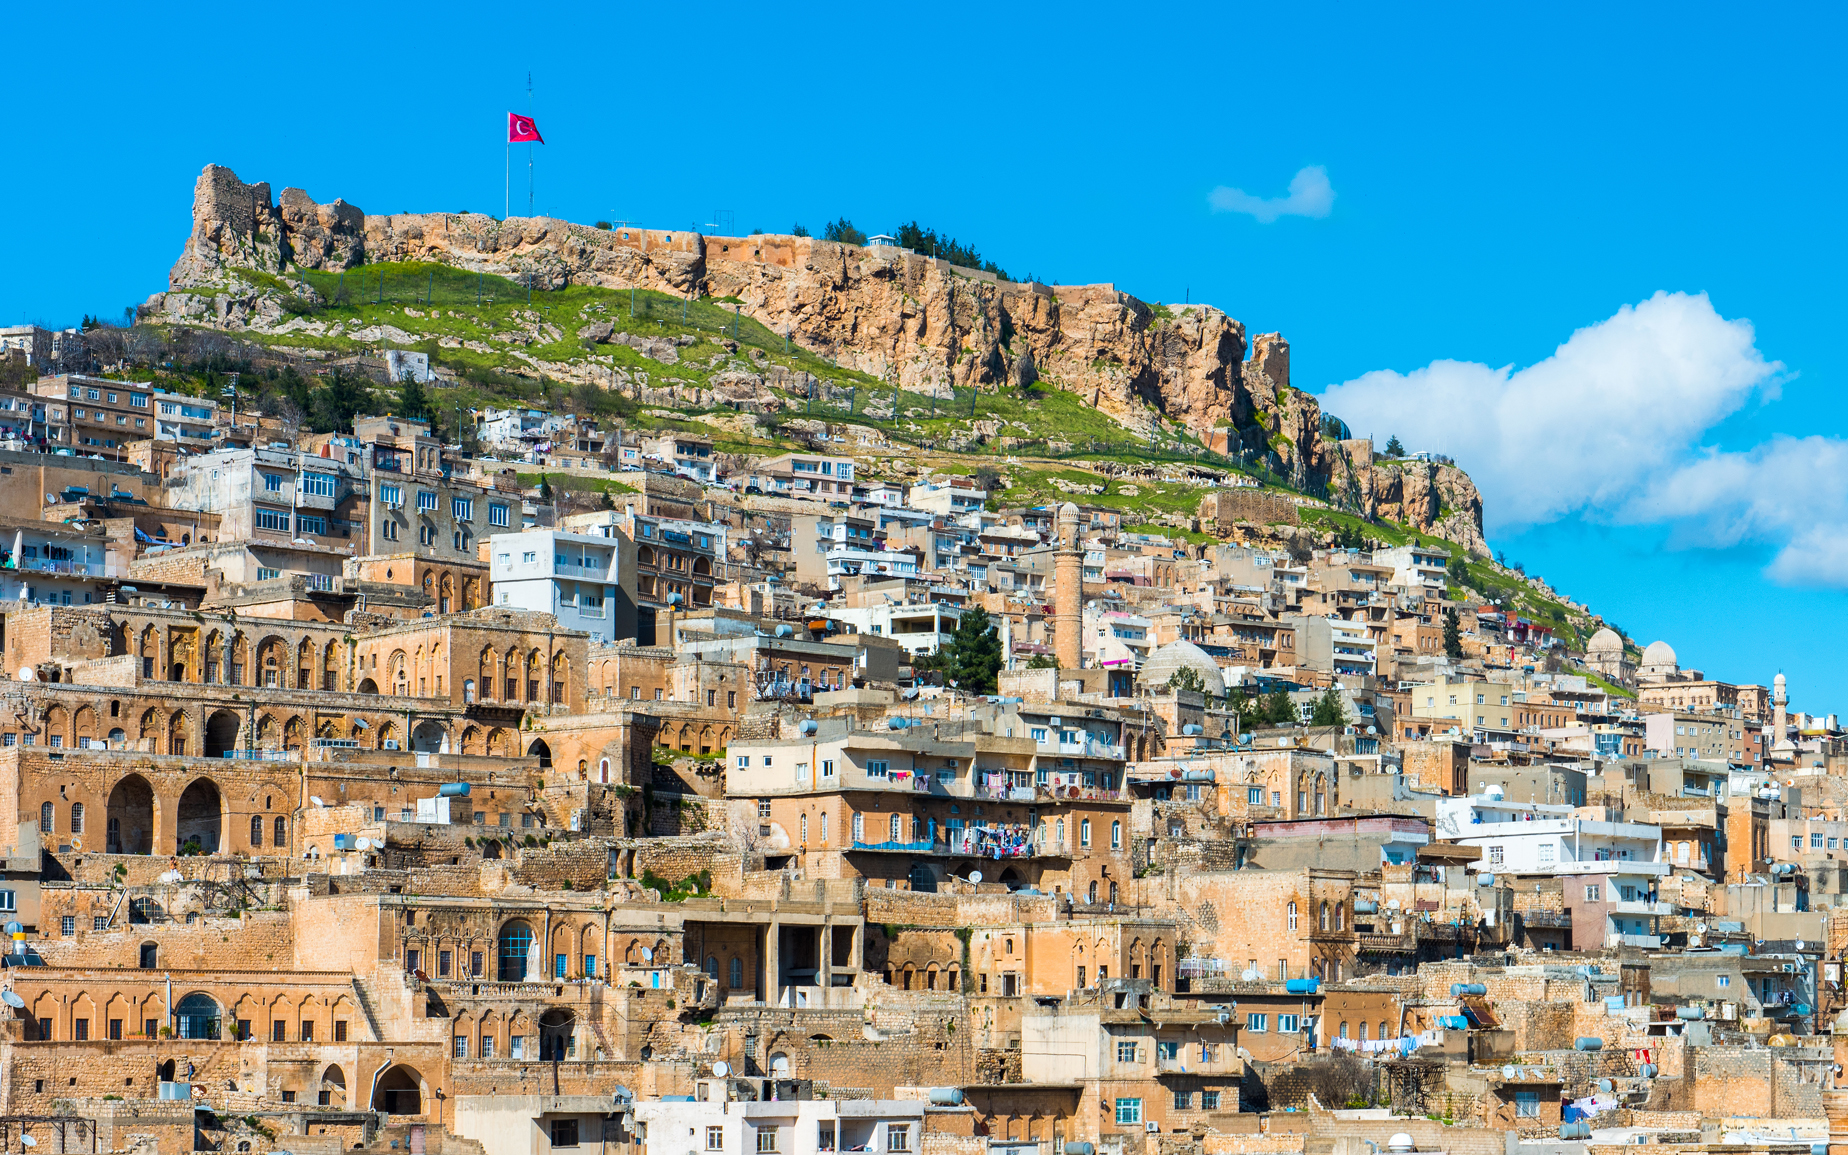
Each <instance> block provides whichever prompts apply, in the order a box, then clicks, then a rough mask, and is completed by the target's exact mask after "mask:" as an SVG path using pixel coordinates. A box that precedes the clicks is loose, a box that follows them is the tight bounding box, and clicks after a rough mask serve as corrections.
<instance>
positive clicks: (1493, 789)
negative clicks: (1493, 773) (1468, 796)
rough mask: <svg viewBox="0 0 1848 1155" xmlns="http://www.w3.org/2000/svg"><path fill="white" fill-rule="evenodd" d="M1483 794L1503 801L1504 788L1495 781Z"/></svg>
mask: <svg viewBox="0 0 1848 1155" xmlns="http://www.w3.org/2000/svg"><path fill="white" fill-rule="evenodd" d="M1483 794H1485V795H1487V796H1488V797H1490V798H1492V799H1494V800H1495V801H1497V802H1499V801H1501V796H1502V788H1501V787H1500V786H1497V785H1495V784H1494V783H1490V784H1489V786H1488V788H1487V789H1485V790H1484V791H1483Z"/></svg>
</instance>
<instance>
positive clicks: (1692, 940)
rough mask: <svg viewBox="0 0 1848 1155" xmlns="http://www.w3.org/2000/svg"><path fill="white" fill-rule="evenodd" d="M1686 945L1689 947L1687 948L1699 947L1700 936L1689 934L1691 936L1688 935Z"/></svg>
mask: <svg viewBox="0 0 1848 1155" xmlns="http://www.w3.org/2000/svg"><path fill="white" fill-rule="evenodd" d="M1688 945H1689V946H1699V945H1700V936H1699V935H1697V934H1691V935H1689V936H1688Z"/></svg>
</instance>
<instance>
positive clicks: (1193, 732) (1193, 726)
mask: <svg viewBox="0 0 1848 1155" xmlns="http://www.w3.org/2000/svg"><path fill="white" fill-rule="evenodd" d="M1205 732H1206V727H1204V726H1202V725H1200V723H1198V722H1189V723H1187V724H1186V725H1185V726H1182V727H1181V733H1182V734H1184V735H1186V736H1187V737H1189V738H1195V737H1198V736H1199V735H1201V734H1203V733H1205Z"/></svg>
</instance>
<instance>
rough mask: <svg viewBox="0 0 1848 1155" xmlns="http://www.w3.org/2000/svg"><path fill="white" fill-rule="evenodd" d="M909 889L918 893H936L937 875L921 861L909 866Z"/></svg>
mask: <svg viewBox="0 0 1848 1155" xmlns="http://www.w3.org/2000/svg"><path fill="white" fill-rule="evenodd" d="M911 889H912V890H914V891H916V892H917V893H919V894H935V893H937V875H936V873H935V872H934V871H932V870H931V868H930V867H928V866H926V865H925V864H923V863H922V862H918V863H913V864H912V867H911Z"/></svg>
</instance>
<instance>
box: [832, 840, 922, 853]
mask: <svg viewBox="0 0 1848 1155" xmlns="http://www.w3.org/2000/svg"><path fill="white" fill-rule="evenodd" d="M938 846H939V844H938V843H935V842H929V841H925V842H861V841H860V840H859V839H857V838H856V839H854V841H853V848H854V849H855V850H870V851H874V852H877V853H880V854H936V853H940V851H939V850H938Z"/></svg>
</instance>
